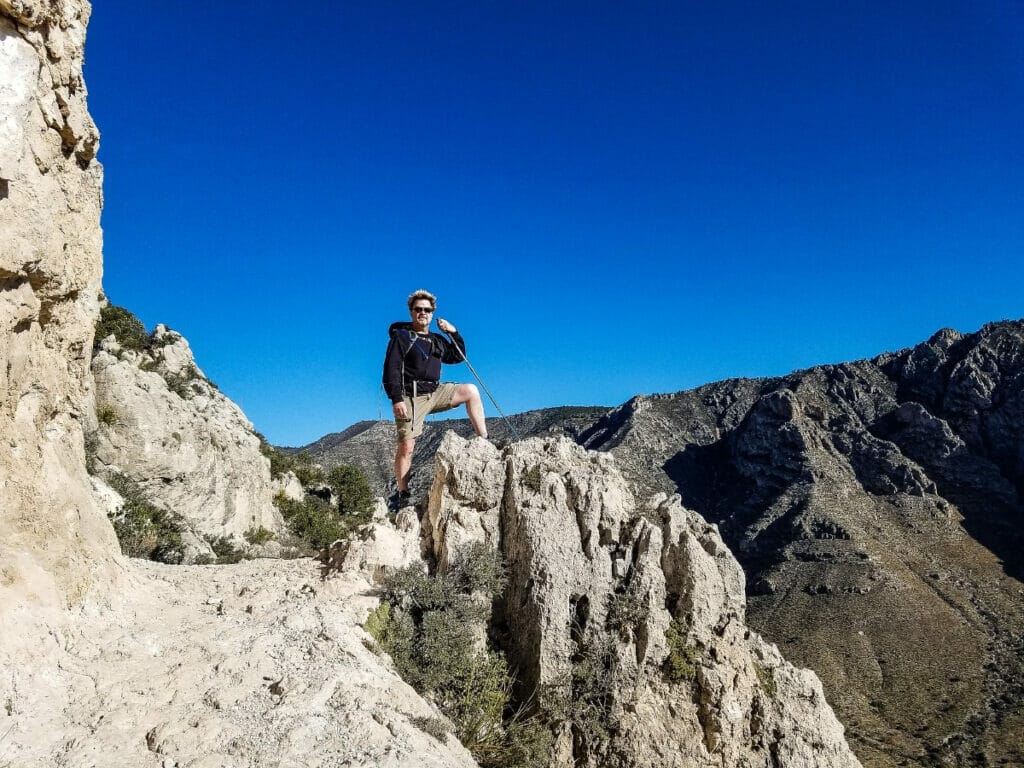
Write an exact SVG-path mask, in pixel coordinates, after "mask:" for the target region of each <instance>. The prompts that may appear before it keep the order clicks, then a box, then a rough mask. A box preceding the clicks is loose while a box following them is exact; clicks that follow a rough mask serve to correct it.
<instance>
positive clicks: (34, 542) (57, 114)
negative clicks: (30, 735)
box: [0, 0, 120, 765]
mask: <svg viewBox="0 0 1024 768" xmlns="http://www.w3.org/2000/svg"><path fill="white" fill-rule="evenodd" d="M89 12H90V6H89V4H88V3H87V2H85V1H84V0H62V2H59V3H56V2H42V1H41V0H39V1H34V0H0V626H2V627H3V630H2V631H0V670H2V672H0V702H9V704H7V707H6V709H7V712H12V711H14V708H15V707H16V708H17V710H16V711H17V712H18V713H19V716H24V717H26V718H29V719H32V720H33V721H34V722H35V723H37V724H38V726H39V727H40V728H44V729H45V728H47V727H50V726H51V725H52V724H53V723H54V722H55V721H56V720H57V718H58V715H59V710H58V709H57V708H56V707H55V706H54V702H57V701H61V700H63V698H64V697H65V694H66V688H65V685H66V680H63V679H61V678H59V677H58V676H56V675H55V674H53V673H54V672H55V671H56V668H57V664H58V654H59V650H60V640H59V639H60V638H61V636H62V627H63V626H64V623H65V609H67V608H68V607H69V606H73V605H78V604H81V603H82V602H83V601H85V600H86V599H87V597H89V596H90V595H93V596H95V595H96V594H97V593H98V592H99V591H100V590H98V587H104V588H110V587H111V585H112V584H113V581H114V579H115V578H116V577H117V575H118V573H119V572H120V565H119V563H120V557H119V555H118V554H117V543H116V541H115V539H114V533H113V530H112V529H111V527H110V524H109V523H108V522H107V520H106V518H105V517H104V515H103V513H102V512H101V511H100V510H99V509H98V508H97V505H96V502H95V501H94V499H93V495H92V490H91V486H90V483H89V477H88V474H87V473H86V470H85V458H84V441H83V431H84V425H85V424H86V423H88V422H89V420H90V418H91V416H90V412H91V410H92V398H91V394H90V386H91V378H90V376H89V356H90V351H91V348H92V335H93V326H94V324H95V319H96V313H97V310H98V295H99V289H100V274H101V256H100V253H101V245H102V233H101V230H100V224H99V222H100V205H101V200H102V197H101V183H102V169H101V168H100V166H99V164H98V163H97V162H96V160H95V153H96V148H97V143H98V134H97V131H96V128H95V126H94V125H93V122H92V120H91V119H90V117H89V114H88V111H87V109H86V103H85V86H84V84H83V81H82V57H83V46H84V40H85V28H86V23H87V21H88V18H89ZM103 591H105V590H103ZM10 727H11V726H10V725H4V726H0V729H3V730H4V731H7V730H9V729H10ZM10 738H11V737H10V736H9V735H8V736H7V742H8V743H9V741H10ZM3 748H5V744H4V740H2V739H0V749H3ZM0 762H4V760H3V758H2V757H0ZM11 764H12V765H13V764H16V763H11Z"/></svg>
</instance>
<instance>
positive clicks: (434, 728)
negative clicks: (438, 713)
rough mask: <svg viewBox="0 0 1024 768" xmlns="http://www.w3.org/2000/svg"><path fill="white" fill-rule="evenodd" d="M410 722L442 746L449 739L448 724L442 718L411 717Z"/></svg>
mask: <svg viewBox="0 0 1024 768" xmlns="http://www.w3.org/2000/svg"><path fill="white" fill-rule="evenodd" d="M409 722H410V723H412V724H413V725H415V726H416V727H417V728H419V729H420V730H421V731H423V732H424V733H425V734H427V735H428V736H432V737H433V738H435V739H437V740H438V741H440V742H441V743H442V744H444V743H445V741H446V740H447V738H448V724H447V723H445V721H444V720H442V719H441V718H440V717H419V716H417V717H410V718H409Z"/></svg>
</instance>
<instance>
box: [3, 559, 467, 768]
mask: <svg viewBox="0 0 1024 768" xmlns="http://www.w3.org/2000/svg"><path fill="white" fill-rule="evenodd" d="M126 586H127V587H128V588H127V589H125V590H124V591H123V592H122V593H121V594H119V595H116V596H113V597H112V599H111V601H110V603H109V604H108V605H107V606H105V607H104V609H103V610H102V611H97V610H93V609H79V610H75V611H73V612H71V613H70V614H69V622H68V625H67V627H66V629H65V630H64V632H63V633H62V635H61V636H60V648H61V650H60V654H61V663H60V666H59V667H58V668H56V669H55V670H54V672H53V676H54V677H53V680H54V681H56V682H58V683H60V684H61V685H62V688H63V691H64V696H63V697H62V698H52V699H51V700H50V702H49V703H50V706H51V708H52V709H53V712H54V720H55V725H56V726H57V727H52V728H43V727H40V726H39V724H38V723H37V722H36V721H35V720H33V719H32V718H31V716H30V713H28V712H26V711H25V710H24V709H23V706H24V702H25V699H26V694H27V692H26V691H24V690H21V689H19V690H17V691H15V692H14V695H13V696H12V697H11V698H9V699H8V701H9V702H10V709H11V714H10V715H9V716H8V715H3V717H4V720H5V725H4V737H5V738H4V741H3V742H2V743H0V761H3V764H4V765H8V764H9V765H12V766H14V765H16V766H18V767H19V768H50V767H51V766H54V765H68V766H72V765H74V766H87V765H103V766H105V767H106V768H137V767H138V766H149V765H153V766H161V765H168V766H175V765H177V766H186V765H187V766H218V768H222V767H223V766H230V767H231V768H299V767H300V766H301V767H302V768H306V767H307V766H309V767H312V768H318V767H319V768H333V767H334V766H341V765H345V766H352V767H353V768H377V767H378V766H387V767H388V768H399V767H401V768H419V767H420V766H430V767H431V768H472V767H473V766H475V765H476V763H475V762H474V761H473V760H472V758H471V757H470V756H469V754H468V752H467V751H466V750H465V749H464V748H463V747H462V745H461V744H459V743H458V742H457V741H456V740H455V739H454V738H451V737H448V738H447V740H446V741H445V742H441V741H438V740H437V739H435V738H434V737H432V736H429V735H428V734H427V733H426V732H425V731H424V729H423V727H424V723H426V722H427V721H430V720H440V719H441V716H440V714H439V713H438V712H437V710H435V709H434V708H433V707H432V706H431V705H429V704H428V703H427V702H425V701H424V700H423V699H422V698H420V697H419V696H418V695H417V694H416V693H415V691H413V689H412V688H410V687H409V686H408V685H406V684H405V683H404V682H402V680H401V679H400V678H399V677H398V675H397V674H396V673H395V672H394V670H393V668H392V667H391V665H390V662H388V661H387V659H386V657H383V656H379V655H377V654H376V653H374V652H373V651H372V650H370V646H371V643H370V640H369V637H368V636H367V635H366V634H365V633H364V632H363V630H362V629H361V628H360V623H361V622H362V621H364V620H365V618H366V615H367V614H368V613H369V612H370V611H371V610H372V609H373V608H374V607H375V606H376V599H375V598H374V597H373V596H372V595H371V594H370V593H371V589H370V586H369V585H368V584H367V583H366V582H365V581H363V580H362V579H360V578H358V577H351V576H349V575H343V576H341V577H337V578H332V579H331V580H329V581H326V582H324V581H322V580H321V578H320V573H319V567H318V564H317V563H316V562H315V561H312V560H309V559H299V560H284V561H276V562H274V563H272V564H271V563H268V562H267V561H249V562H244V563H239V564H237V565H230V566H167V565H162V564H158V563H151V562H147V561H142V560H133V561H131V562H130V564H129V565H128V578H127V581H126ZM54 646H55V648H56V647H57V644H56V643H54ZM33 682H34V684H35V685H37V686H40V687H42V688H44V689H46V691H47V692H48V693H51V694H52V693H53V688H54V687H56V686H55V685H54V683H53V682H51V680H50V679H48V678H44V677H40V678H39V679H36V680H34V681H33Z"/></svg>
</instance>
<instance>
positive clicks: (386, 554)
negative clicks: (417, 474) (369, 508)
mask: <svg viewBox="0 0 1024 768" xmlns="http://www.w3.org/2000/svg"><path fill="white" fill-rule="evenodd" d="M378 502H379V503H378V505H377V508H378V509H380V507H382V506H384V504H383V500H380V499H378ZM386 509H387V508H386V507H384V510H385V514H384V515H383V516H380V515H375V517H374V520H373V521H372V522H370V523H368V524H367V525H365V526H364V527H363V529H362V530H361V531H359V533H358V534H357V535H355V536H353V537H352V538H351V539H349V540H348V541H345V542H340V543H339V544H336V545H335V546H333V547H331V552H330V554H329V563H328V564H329V565H330V566H331V567H332V568H334V569H336V570H340V571H343V572H346V573H358V574H360V575H361V576H363V578H365V579H367V580H368V581H370V582H371V583H378V584H379V583H380V582H381V580H382V579H383V577H384V576H385V575H387V574H388V573H392V572H394V571H398V570H401V569H402V568H406V567H409V566H412V565H417V564H420V563H421V562H422V561H421V558H420V555H421V550H420V521H419V519H418V518H417V516H416V509H415V507H406V508H405V509H402V510H400V511H399V513H398V515H397V516H396V517H395V521H394V522H393V523H392V522H391V521H389V520H388V517H387V514H386Z"/></svg>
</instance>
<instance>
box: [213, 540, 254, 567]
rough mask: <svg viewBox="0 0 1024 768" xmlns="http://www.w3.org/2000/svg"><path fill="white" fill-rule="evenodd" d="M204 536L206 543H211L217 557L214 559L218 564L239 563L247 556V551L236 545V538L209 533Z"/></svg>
mask: <svg viewBox="0 0 1024 768" xmlns="http://www.w3.org/2000/svg"><path fill="white" fill-rule="evenodd" d="M203 538H204V539H206V543H207V544H209V545H210V549H212V550H213V554H214V556H215V558H216V559H215V560H213V563H214V564H216V565H229V564H231V563H237V562H240V561H241V560H242V559H243V558H244V556H245V553H243V552H242V550H240V549H239V548H238V547H237V546H236V545H235V540H234V539H232V538H231V537H230V536H212V535H207V536H204V537H203Z"/></svg>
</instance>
